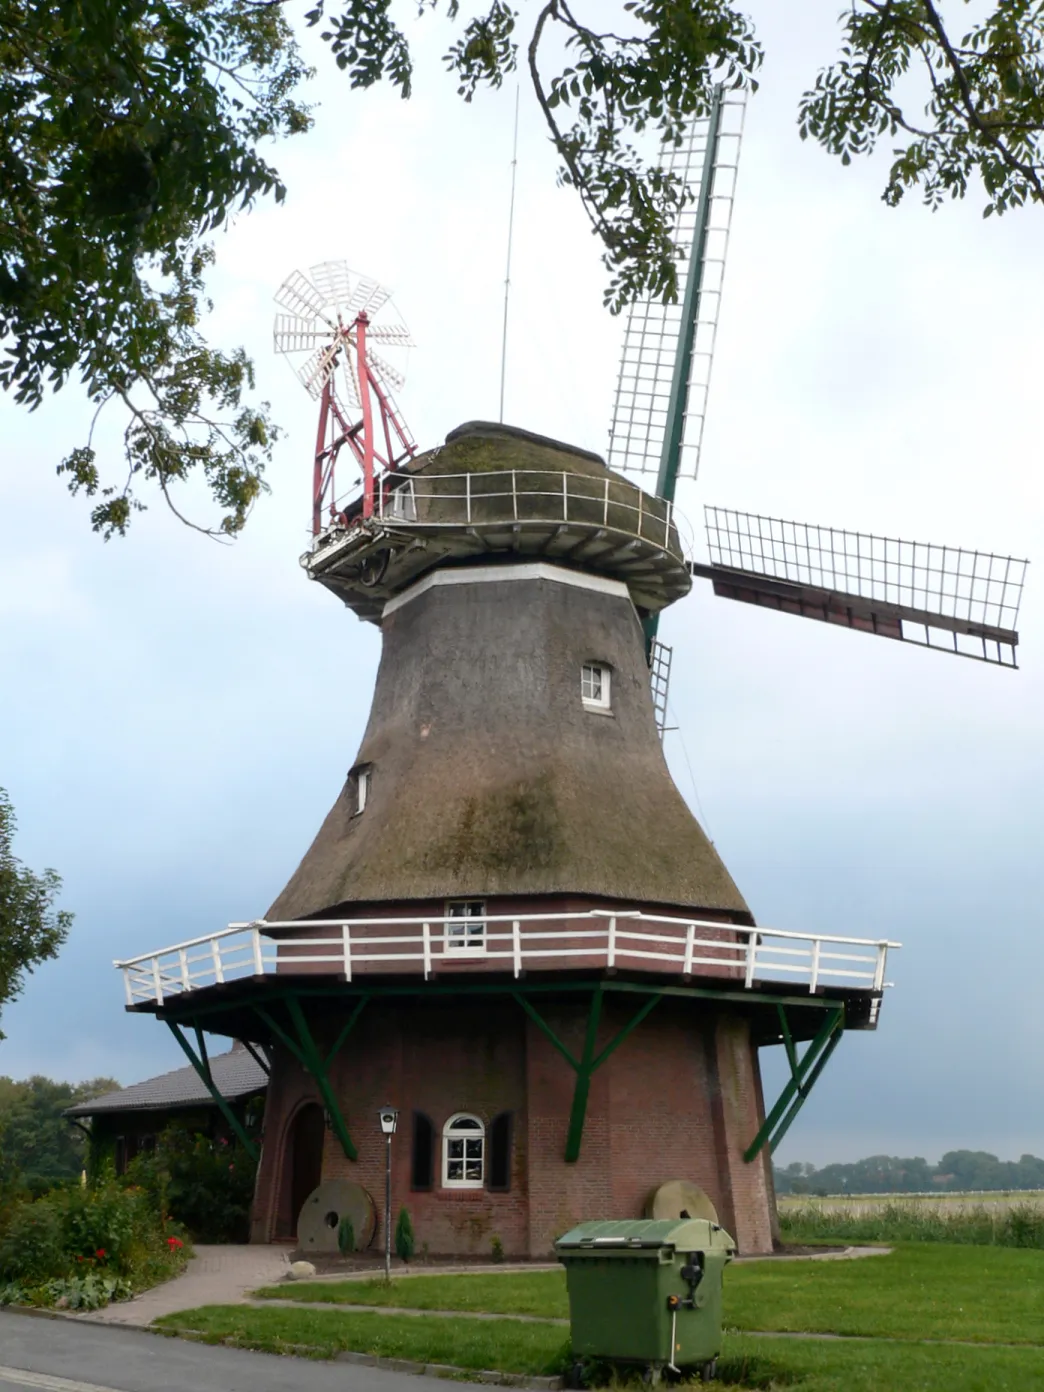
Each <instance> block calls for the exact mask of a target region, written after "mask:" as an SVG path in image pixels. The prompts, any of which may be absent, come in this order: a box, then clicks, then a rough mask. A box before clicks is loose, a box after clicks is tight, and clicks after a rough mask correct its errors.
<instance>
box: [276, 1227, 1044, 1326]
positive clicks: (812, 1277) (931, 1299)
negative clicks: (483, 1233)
mask: <svg viewBox="0 0 1044 1392" xmlns="http://www.w3.org/2000/svg"><path fill="white" fill-rule="evenodd" d="M257 1294H258V1295H260V1296H264V1297H267V1298H278V1299H281V1300H304V1301H322V1302H324V1303H326V1302H329V1303H330V1304H337V1303H338V1302H343V1303H345V1304H353V1305H399V1306H402V1307H405V1308H409V1309H415V1310H488V1311H491V1312H493V1313H496V1314H504V1315H506V1314H520V1315H538V1316H543V1317H545V1318H552V1319H554V1318H558V1319H562V1318H566V1317H568V1314H569V1302H568V1300H567V1299H566V1291H565V1274H564V1272H560V1271H534V1272H522V1273H518V1274H515V1273H510V1274H509V1273H504V1274H503V1275H500V1274H499V1273H498V1274H496V1275H492V1276H472V1275H460V1276H458V1275H451V1276H409V1277H406V1278H405V1279H399V1280H393V1281H392V1282H391V1285H390V1286H388V1285H385V1283H384V1282H383V1281H308V1282H293V1283H291V1282H286V1283H285V1284H283V1285H280V1286H269V1287H267V1288H265V1289H264V1290H262V1291H258V1292H257ZM725 1319H726V1323H727V1325H728V1326H729V1328H731V1329H764V1330H772V1331H779V1332H780V1333H784V1332H791V1331H793V1332H822V1333H834V1334H867V1335H884V1336H886V1337H889V1338H895V1339H966V1340H970V1341H973V1342H984V1343H1013V1344H1018V1343H1026V1344H1044V1252H1037V1251H1021V1250H1018V1249H1012V1248H1004V1247H966V1246H959V1247H945V1246H940V1245H939V1244H937V1243H923V1244H910V1245H907V1246H904V1247H900V1248H898V1249H897V1250H896V1251H894V1252H892V1253H891V1254H890V1255H888V1256H881V1257H864V1258H860V1259H858V1260H854V1261H828V1262H815V1261H810V1262H805V1261H794V1262H772V1261H766V1262H751V1263H744V1264H742V1265H740V1266H733V1267H730V1268H729V1269H728V1270H727V1271H726V1273H725Z"/></svg>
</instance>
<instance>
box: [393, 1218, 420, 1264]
mask: <svg viewBox="0 0 1044 1392" xmlns="http://www.w3.org/2000/svg"><path fill="white" fill-rule="evenodd" d="M415 1246H416V1239H415V1238H414V1236H413V1223H412V1222H411V1220H410V1212H409V1209H407V1208H400V1209H399V1221H398V1222H397V1223H396V1224H395V1251H396V1254H397V1255H398V1256H399V1257H400V1258H401V1260H402V1261H404V1262H408V1261H409V1259H410V1258H411V1257H412V1256H413V1249H414V1247H415Z"/></svg>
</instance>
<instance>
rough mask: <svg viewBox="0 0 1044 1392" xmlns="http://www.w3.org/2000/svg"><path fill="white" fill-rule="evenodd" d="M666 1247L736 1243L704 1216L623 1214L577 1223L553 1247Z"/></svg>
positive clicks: (706, 1248) (710, 1248)
mask: <svg viewBox="0 0 1044 1392" xmlns="http://www.w3.org/2000/svg"><path fill="white" fill-rule="evenodd" d="M665 1247H670V1248H672V1249H673V1250H674V1251H682V1252H720V1251H728V1252H733V1251H735V1248H736V1244H735V1243H734V1242H733V1240H732V1238H731V1237H730V1236H729V1234H728V1233H727V1232H726V1231H725V1229H724V1228H720V1227H719V1226H718V1225H717V1223H711V1222H708V1220H707V1219H706V1218H625V1219H603V1220H601V1221H599V1222H591V1223H578V1224H577V1225H576V1227H575V1228H570V1230H569V1231H568V1232H567V1233H563V1235H562V1236H561V1237H560V1238H559V1239H558V1240H557V1242H556V1243H555V1251H556V1252H558V1253H560V1254H568V1255H569V1256H572V1255H574V1254H576V1253H579V1252H585V1253H586V1252H591V1253H595V1252H627V1251H632V1252H637V1251H646V1252H648V1253H649V1254H650V1256H651V1255H652V1253H653V1252H659V1251H661V1250H662V1249H663V1248H665Z"/></svg>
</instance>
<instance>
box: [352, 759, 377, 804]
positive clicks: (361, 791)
mask: <svg viewBox="0 0 1044 1392" xmlns="http://www.w3.org/2000/svg"><path fill="white" fill-rule="evenodd" d="M348 778H349V782H350V784H351V785H352V793H353V798H352V816H353V817H358V816H360V815H361V814H362V813H363V812H365V811H366V804H367V803H368V802H369V800H370V785H371V784H372V782H373V769H372V768H371V767H370V765H369V764H363V765H362V766H361V767H360V768H357V769H353V770H352V772H351V773H350V774H349V775H348Z"/></svg>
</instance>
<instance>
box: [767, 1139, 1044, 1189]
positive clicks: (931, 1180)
mask: <svg viewBox="0 0 1044 1392" xmlns="http://www.w3.org/2000/svg"><path fill="white" fill-rule="evenodd" d="M774 1174H775V1181H776V1193H777V1194H812V1195H826V1194H923V1193H928V1192H932V1191H940V1192H943V1193H945V1192H947V1191H953V1190H968V1189H1044V1160H1040V1159H1038V1158H1037V1156H1035V1155H1022V1156H1020V1157H1019V1159H1018V1160H999V1159H998V1158H997V1156H996V1155H990V1154H989V1153H988V1152H987V1151H985V1150H948V1151H947V1152H946V1154H945V1155H944V1156H943V1157H942V1159H941V1160H940V1161H939V1163H938V1164H937V1165H929V1163H928V1161H927V1160H924V1159H922V1157H921V1156H919V1155H918V1156H914V1157H913V1158H912V1159H903V1158H901V1157H900V1156H897V1155H871V1156H869V1157H868V1158H867V1159H866V1160H856V1161H855V1162H854V1163H852V1164H850V1165H840V1164H835V1165H824V1166H823V1168H822V1169H821V1170H817V1169H816V1167H815V1166H814V1165H807V1164H802V1163H801V1162H800V1161H795V1162H794V1163H793V1164H791V1165H786V1166H784V1167H783V1168H781V1169H780V1168H777V1169H775V1170H774Z"/></svg>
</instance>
